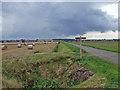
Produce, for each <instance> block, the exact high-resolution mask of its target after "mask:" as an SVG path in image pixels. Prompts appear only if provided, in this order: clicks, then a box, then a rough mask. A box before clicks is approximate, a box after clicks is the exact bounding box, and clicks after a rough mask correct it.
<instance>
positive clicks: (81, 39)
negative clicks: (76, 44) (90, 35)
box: [75, 36, 86, 59]
mask: <svg viewBox="0 0 120 90" xmlns="http://www.w3.org/2000/svg"><path fill="white" fill-rule="evenodd" d="M75 39H80V59H82V39H86V37H81V36H80V37H75Z"/></svg>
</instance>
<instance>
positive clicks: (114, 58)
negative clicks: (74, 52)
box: [69, 43, 119, 64]
mask: <svg viewBox="0 0 120 90" xmlns="http://www.w3.org/2000/svg"><path fill="white" fill-rule="evenodd" d="M69 44H71V45H74V46H77V47H80V46H79V45H77V44H73V43H69ZM82 49H84V50H86V51H87V52H90V53H91V54H93V55H95V56H99V57H100V58H103V59H104V60H107V61H110V62H113V63H115V64H118V56H119V55H118V53H115V52H110V51H105V50H100V49H95V48H92V47H86V46H82Z"/></svg>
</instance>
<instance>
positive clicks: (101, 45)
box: [75, 41, 120, 53]
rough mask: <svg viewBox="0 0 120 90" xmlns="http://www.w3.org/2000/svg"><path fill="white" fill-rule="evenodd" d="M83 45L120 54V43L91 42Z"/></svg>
mask: <svg viewBox="0 0 120 90" xmlns="http://www.w3.org/2000/svg"><path fill="white" fill-rule="evenodd" d="M75 44H78V45H79V43H75ZM82 45H83V46H88V47H93V48H97V49H102V50H107V51H112V52H119V53H120V50H119V49H118V45H119V44H118V41H89V42H88V41H86V42H83V43H82Z"/></svg>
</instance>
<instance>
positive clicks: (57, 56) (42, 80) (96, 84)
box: [2, 42, 118, 88]
mask: <svg viewBox="0 0 120 90" xmlns="http://www.w3.org/2000/svg"><path fill="white" fill-rule="evenodd" d="M54 50H55V51H54ZM54 50H53V53H46V54H36V55H31V56H29V55H28V56H23V57H21V56H20V57H10V58H9V57H8V58H7V59H6V60H5V61H4V60H3V62H2V71H3V83H4V87H9V88H10V87H11V86H14V85H15V86H16V87H21V86H22V87H23V88H24V87H25V88H103V87H105V88H115V87H118V67H117V65H115V64H113V63H110V62H107V61H104V60H102V59H101V58H98V57H96V56H92V55H91V54H89V53H87V52H86V51H85V50H82V52H83V60H80V59H79V47H76V46H73V45H70V44H67V43H64V42H60V43H59V44H58V45H57V46H56V49H54ZM70 63H72V64H71V65H70ZM79 64H80V66H79ZM81 67H85V68H86V69H87V71H93V72H94V75H93V76H92V77H90V78H88V79H87V80H86V81H82V82H81V83H80V82H79V81H78V80H75V79H74V78H75V74H76V71H77V70H78V69H80V68H81ZM69 73H71V78H70V77H69ZM82 76H84V75H82ZM80 80H81V79H80ZM7 81H8V82H7Z"/></svg>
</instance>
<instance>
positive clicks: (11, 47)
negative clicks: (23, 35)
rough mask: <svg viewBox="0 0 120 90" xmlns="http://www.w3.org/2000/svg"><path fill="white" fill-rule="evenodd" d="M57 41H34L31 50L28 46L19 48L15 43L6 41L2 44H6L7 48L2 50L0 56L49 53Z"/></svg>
mask: <svg viewBox="0 0 120 90" xmlns="http://www.w3.org/2000/svg"><path fill="white" fill-rule="evenodd" d="M27 44H32V43H27ZM56 44H57V43H48V44H44V43H36V45H35V46H34V47H33V49H32V50H28V46H27V45H26V46H25V45H22V47H21V48H18V47H17V43H12V44H11V43H8V44H3V45H7V47H8V49H6V50H3V51H2V58H7V57H15V56H24V55H30V54H31V55H32V54H34V53H37V52H38V53H41V54H42V53H46V52H47V53H49V52H52V51H51V50H52V49H54V48H55V46H56Z"/></svg>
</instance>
